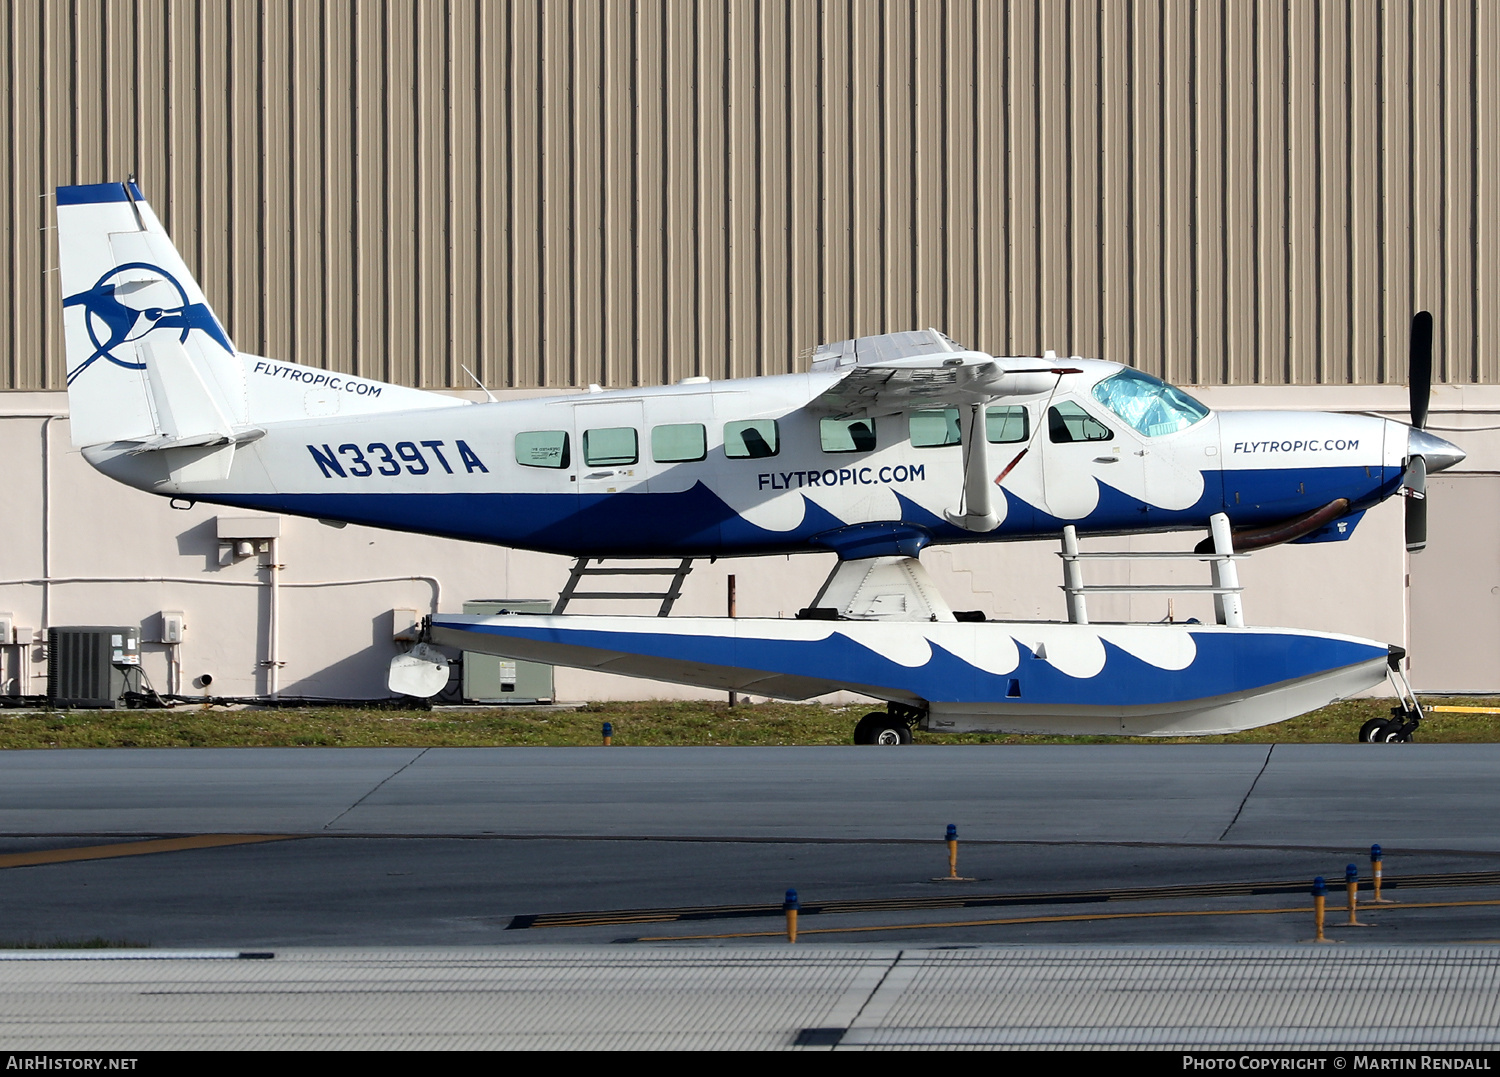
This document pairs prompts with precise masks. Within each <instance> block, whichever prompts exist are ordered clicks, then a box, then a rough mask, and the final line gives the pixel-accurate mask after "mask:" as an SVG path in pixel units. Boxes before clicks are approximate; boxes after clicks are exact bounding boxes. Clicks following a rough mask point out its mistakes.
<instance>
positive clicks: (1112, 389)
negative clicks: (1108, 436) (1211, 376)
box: [1094, 370, 1209, 438]
mask: <svg viewBox="0 0 1500 1077" xmlns="http://www.w3.org/2000/svg"><path fill="white" fill-rule="evenodd" d="M1094 399H1095V400H1097V401H1099V403H1101V404H1103V405H1104V406H1105V407H1106V408H1108V409H1109V410H1110V411H1112V412H1114V413H1115V414H1116V415H1118V416H1119V417H1120V418H1121V419H1123V420H1124V421H1125V422H1126V424H1127V425H1129V427H1130V428H1131V429H1132V430H1135V431H1137V432H1138V433H1141V434H1145V435H1146V436H1147V437H1148V438H1156V437H1161V436H1162V435H1163V434H1175V433H1177V431H1179V430H1186V429H1187V428H1188V427H1190V426H1192V425H1193V424H1195V423H1197V422H1198V421H1200V420H1202V419H1206V418H1208V414H1209V412H1208V409H1207V408H1206V407H1204V406H1203V405H1202V404H1200V403H1198V401H1196V400H1194V399H1193V398H1192V397H1190V396H1188V395H1187V393H1184V392H1183V391H1182V390H1181V389H1179V388H1177V386H1175V385H1168V384H1167V383H1166V382H1164V381H1162V380H1161V379H1160V378H1153V377H1152V376H1151V375H1150V374H1142V373H1141V372H1140V371H1139V370H1122V371H1120V372H1119V373H1118V374H1115V375H1113V376H1112V377H1108V378H1105V379H1104V380H1103V381H1101V382H1100V383H1099V384H1098V385H1096V386H1094Z"/></svg>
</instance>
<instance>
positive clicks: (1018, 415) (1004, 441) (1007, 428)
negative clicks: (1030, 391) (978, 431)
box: [984, 404, 1031, 445]
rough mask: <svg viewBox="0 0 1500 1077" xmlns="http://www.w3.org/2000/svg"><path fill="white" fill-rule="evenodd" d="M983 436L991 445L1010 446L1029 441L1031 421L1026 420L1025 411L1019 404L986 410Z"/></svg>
mask: <svg viewBox="0 0 1500 1077" xmlns="http://www.w3.org/2000/svg"><path fill="white" fill-rule="evenodd" d="M984 436H985V437H986V438H987V439H988V440H989V442H990V444H991V445H1011V444H1014V443H1015V442H1018V441H1026V440H1028V439H1030V437H1031V421H1030V420H1029V419H1027V418H1026V409H1025V408H1023V407H1022V406H1021V405H1019V404H1006V405H1003V406H1001V407H995V408H986V409H985V412H984Z"/></svg>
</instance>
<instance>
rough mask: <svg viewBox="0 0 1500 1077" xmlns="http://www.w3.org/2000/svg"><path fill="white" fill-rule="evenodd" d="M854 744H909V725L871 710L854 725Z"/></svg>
mask: <svg viewBox="0 0 1500 1077" xmlns="http://www.w3.org/2000/svg"><path fill="white" fill-rule="evenodd" d="M854 743H855V744H887V745H896V744H910V743H911V726H909V725H907V724H906V723H905V722H903V721H901V720H900V719H899V718H892V717H891V716H890V715H889V714H884V713H882V712H880V711H871V712H870V713H869V714H867V715H865V716H864V717H863V718H861V719H860V720H859V724H858V725H856V726H855V727H854Z"/></svg>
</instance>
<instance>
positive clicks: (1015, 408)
mask: <svg viewBox="0 0 1500 1077" xmlns="http://www.w3.org/2000/svg"><path fill="white" fill-rule="evenodd" d="M907 429H908V430H909V431H910V433H911V444H912V448H914V449H932V448H937V447H939V446H943V445H958V444H960V443H962V441H963V430H962V428H961V427H960V426H959V415H958V409H957V408H943V409H942V410H941V411H939V410H937V409H935V408H934V409H933V410H931V411H914V412H912V413H911V418H910V420H908V427H907ZM984 436H985V438H986V440H988V441H989V442H990V443H991V444H992V445H1007V444H1011V443H1013V442H1018V441H1026V440H1027V439H1029V438H1030V437H1031V423H1030V422H1029V421H1028V420H1027V418H1026V409H1025V408H1024V407H1022V406H1020V405H1019V404H1004V405H1000V406H998V407H993V408H986V409H985V412H984Z"/></svg>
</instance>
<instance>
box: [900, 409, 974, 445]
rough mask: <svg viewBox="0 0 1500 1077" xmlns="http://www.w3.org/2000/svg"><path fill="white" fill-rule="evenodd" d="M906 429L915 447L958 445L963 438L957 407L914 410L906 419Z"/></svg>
mask: <svg viewBox="0 0 1500 1077" xmlns="http://www.w3.org/2000/svg"><path fill="white" fill-rule="evenodd" d="M906 430H907V433H909V434H910V435H911V447H912V448H913V449H936V448H939V447H941V446H943V445H957V444H958V443H959V442H960V441H962V440H963V438H962V436H961V432H960V430H959V427H958V409H957V408H943V409H942V410H941V411H938V410H933V411H914V412H912V413H911V417H910V418H908V419H907V420H906Z"/></svg>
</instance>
